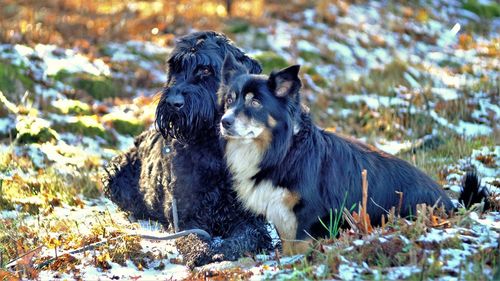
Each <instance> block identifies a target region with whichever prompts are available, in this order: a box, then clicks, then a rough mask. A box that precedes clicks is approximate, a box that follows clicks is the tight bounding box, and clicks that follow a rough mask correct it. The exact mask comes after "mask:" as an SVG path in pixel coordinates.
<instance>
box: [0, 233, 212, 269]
mask: <svg viewBox="0 0 500 281" xmlns="http://www.w3.org/2000/svg"><path fill="white" fill-rule="evenodd" d="M189 234H197V235H200V236H203V237H205V238H207V239H210V238H211V236H210V234H208V232H206V231H204V230H203V229H197V228H195V229H188V230H183V231H180V232H176V233H173V234H166V235H148V234H137V233H128V234H125V235H120V236H117V237H113V238H109V239H105V240H103V241H99V242H95V243H92V244H89V245H85V246H83V247H80V248H78V249H75V250H68V251H65V252H62V253H60V254H59V255H58V256H63V255H73V254H78V253H81V252H85V251H90V250H95V249H96V248H97V247H99V246H101V245H104V244H107V243H109V242H110V241H114V240H117V239H122V238H124V237H126V236H137V237H139V238H142V239H147V240H158V241H165V240H171V239H176V238H179V237H183V236H187V235H189ZM41 247H42V246H39V247H37V248H35V249H34V250H32V251H30V252H28V253H26V254H23V255H22V256H20V257H18V258H16V259H15V260H13V261H11V262H9V263H8V264H7V265H6V266H5V267H6V268H9V267H12V266H14V265H16V264H17V262H18V261H19V260H20V259H21V258H22V257H24V256H26V255H27V254H29V253H31V252H33V251H35V250H37V249H40V248H41ZM56 259H57V256H56V257H54V258H51V259H49V260H46V261H44V262H43V263H41V264H39V265H37V267H36V268H37V269H40V268H42V267H44V266H46V265H48V264H50V263H52V262H53V261H55V260H56Z"/></svg>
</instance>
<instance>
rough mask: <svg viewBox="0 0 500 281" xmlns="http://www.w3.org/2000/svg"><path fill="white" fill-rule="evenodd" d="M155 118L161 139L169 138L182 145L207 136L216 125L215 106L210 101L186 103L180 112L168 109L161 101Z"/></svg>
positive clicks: (196, 100)
mask: <svg viewBox="0 0 500 281" xmlns="http://www.w3.org/2000/svg"><path fill="white" fill-rule="evenodd" d="M156 116H157V119H156V125H157V127H158V130H159V131H160V132H161V134H162V135H163V137H167V136H170V137H172V138H175V139H177V140H179V141H181V142H184V143H187V142H191V141H192V140H194V139H199V138H200V137H201V136H203V135H207V133H210V130H214V127H215V125H216V124H217V120H216V104H215V102H214V101H213V100H212V99H209V100H207V99H205V100H200V99H199V98H195V99H192V100H190V101H186V104H185V105H184V107H183V108H182V109H181V110H174V109H172V108H169V107H168V106H167V105H166V102H165V101H164V100H161V101H160V103H159V104H158V107H157V109H156Z"/></svg>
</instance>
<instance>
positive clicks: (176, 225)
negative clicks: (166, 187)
mask: <svg viewBox="0 0 500 281" xmlns="http://www.w3.org/2000/svg"><path fill="white" fill-rule="evenodd" d="M172 216H173V217H174V232H176V233H177V232H179V215H178V214H177V201H176V200H175V198H172Z"/></svg>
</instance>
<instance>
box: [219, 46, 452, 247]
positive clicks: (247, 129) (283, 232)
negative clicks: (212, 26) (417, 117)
mask: <svg viewBox="0 0 500 281" xmlns="http://www.w3.org/2000/svg"><path fill="white" fill-rule="evenodd" d="M299 68H300V67H299V66H298V65H295V66H291V67H288V68H286V69H283V70H281V71H278V72H273V73H271V75H270V76H269V77H268V76H264V75H255V74H248V72H247V71H246V70H245V68H244V67H243V66H242V65H241V64H240V63H239V62H237V61H236V60H235V59H234V58H233V57H232V56H230V55H228V57H227V58H226V60H225V63H224V67H223V73H222V76H223V79H224V80H223V85H222V86H221V89H220V93H219V95H223V103H224V104H225V113H224V115H223V117H222V119H221V133H222V135H223V136H224V138H225V139H226V144H225V157H226V160H227V162H228V165H229V167H230V169H231V171H232V173H233V177H234V181H235V183H234V188H235V190H236V191H237V193H238V197H239V199H240V200H242V202H243V204H244V205H245V207H246V208H247V209H249V210H251V211H253V212H254V213H255V214H261V215H265V216H266V217H267V218H268V219H269V220H270V221H271V222H273V223H274V224H275V225H276V228H277V230H278V232H279V234H280V236H281V239H282V242H283V248H284V250H285V251H287V250H292V249H291V248H290V245H293V242H292V243H287V242H288V241H294V240H305V239H306V238H308V237H309V235H311V236H313V237H322V236H324V235H326V234H327V231H326V229H325V228H324V227H323V226H321V224H320V223H319V219H318V218H321V219H322V220H323V221H328V220H327V219H326V218H327V217H328V215H329V212H331V211H332V210H337V211H338V212H342V209H343V208H344V207H346V208H350V207H351V206H353V205H355V204H357V203H358V202H360V201H361V199H362V177H361V172H362V170H363V169H366V170H367V171H368V175H367V179H368V183H369V189H368V205H367V212H368V213H369V215H370V218H371V219H372V223H374V224H377V223H380V219H381V217H382V216H383V215H385V214H386V210H389V209H391V208H392V207H397V206H398V204H399V202H400V197H399V195H398V194H396V192H402V193H403V199H402V208H401V210H400V215H401V216H404V217H406V216H411V214H415V211H416V205H417V204H422V203H425V204H427V205H431V206H432V205H434V204H438V205H441V206H444V207H445V209H446V210H453V209H454V205H453V203H452V202H451V200H450V198H449V197H448V196H447V195H446V193H445V192H444V191H443V189H441V188H440V186H438V184H437V183H436V182H434V181H433V180H432V179H431V178H430V177H428V176H427V175H425V174H424V173H423V172H421V171H420V170H418V169H417V168H415V167H413V166H412V165H410V164H409V163H407V162H405V161H403V160H401V159H398V158H396V157H394V156H392V155H389V154H387V153H384V152H382V151H379V150H377V149H375V148H372V147H369V146H367V145H365V144H363V143H361V142H358V141H355V140H351V139H347V138H344V137H341V136H339V135H337V134H334V133H329V132H326V131H324V130H322V129H320V128H318V127H316V126H315V125H314V124H313V122H312V121H311V117H310V115H309V113H308V112H307V110H306V109H305V108H304V107H302V106H301V102H300V93H299V90H300V88H301V81H300V79H299V77H298V73H299Z"/></svg>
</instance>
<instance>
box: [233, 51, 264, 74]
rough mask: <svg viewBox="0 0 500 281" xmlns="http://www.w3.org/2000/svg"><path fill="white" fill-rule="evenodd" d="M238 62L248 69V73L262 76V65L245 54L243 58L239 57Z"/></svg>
mask: <svg viewBox="0 0 500 281" xmlns="http://www.w3.org/2000/svg"><path fill="white" fill-rule="evenodd" d="M238 60H239V61H240V62H241V63H242V64H243V65H244V66H245V67H246V68H247V69H248V73H251V74H260V73H261V72H262V66H261V65H260V63H259V62H258V61H257V60H255V59H252V58H251V57H249V56H247V55H245V54H243V56H241V57H239V58H238Z"/></svg>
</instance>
